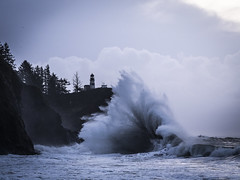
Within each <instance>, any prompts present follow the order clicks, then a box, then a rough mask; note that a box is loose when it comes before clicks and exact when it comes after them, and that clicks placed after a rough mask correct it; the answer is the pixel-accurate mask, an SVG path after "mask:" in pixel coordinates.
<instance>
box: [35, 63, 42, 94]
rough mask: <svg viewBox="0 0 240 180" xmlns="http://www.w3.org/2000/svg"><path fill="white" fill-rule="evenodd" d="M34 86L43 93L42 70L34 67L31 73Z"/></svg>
mask: <svg viewBox="0 0 240 180" xmlns="http://www.w3.org/2000/svg"><path fill="white" fill-rule="evenodd" d="M33 76H34V85H35V86H36V87H37V88H38V89H40V91H41V92H43V69H42V67H41V68H40V67H39V66H36V67H35V68H34V71H33Z"/></svg>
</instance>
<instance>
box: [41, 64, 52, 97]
mask: <svg viewBox="0 0 240 180" xmlns="http://www.w3.org/2000/svg"><path fill="white" fill-rule="evenodd" d="M50 77H51V74H50V67H49V65H46V67H45V69H44V70H43V93H45V94H48V89H49V88H48V83H49V80H50Z"/></svg>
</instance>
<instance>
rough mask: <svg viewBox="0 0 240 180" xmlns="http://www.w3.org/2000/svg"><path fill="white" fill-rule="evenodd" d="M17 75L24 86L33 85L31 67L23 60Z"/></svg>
mask: <svg viewBox="0 0 240 180" xmlns="http://www.w3.org/2000/svg"><path fill="white" fill-rule="evenodd" d="M18 75H19V77H20V79H21V80H22V82H24V83H25V84H27V85H33V84H34V74H33V67H32V65H31V64H30V63H29V62H28V61H27V60H24V61H23V63H22V64H21V65H20V66H19V68H18Z"/></svg>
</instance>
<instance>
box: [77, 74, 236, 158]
mask: <svg viewBox="0 0 240 180" xmlns="http://www.w3.org/2000/svg"><path fill="white" fill-rule="evenodd" d="M113 92H114V95H113V97H112V99H111V101H110V102H109V103H108V106H107V107H106V108H102V110H103V113H101V114H93V115H92V116H91V117H85V119H86V122H85V123H84V125H83V128H82V130H81V132H80V134H79V137H80V138H83V139H84V142H83V144H84V145H85V146H86V147H88V148H89V149H90V150H91V151H92V152H94V153H100V154H104V153H123V154H128V153H129V154H130V153H141V152H150V151H158V152H161V153H164V154H168V155H176V156H185V157H186V156H210V155H215V156H217V155H218V154H224V153H220V152H224V151H226V149H227V151H228V154H229V155H236V154H239V153H240V146H239V144H238V145H236V146H230V147H227V146H225V144H224V143H223V144H222V145H218V146H216V145H214V143H213V141H206V140H205V141H204V140H203V139H202V138H192V137H189V136H188V135H187V133H186V132H185V130H184V129H183V128H181V127H180V125H179V124H178V123H177V122H176V121H175V119H174V116H173V114H172V112H171V109H170V107H169V105H168V101H167V96H166V95H164V94H163V95H162V96H161V97H157V96H156V95H154V94H153V93H152V92H151V91H150V90H149V89H148V88H147V87H146V86H145V85H144V83H143V81H142V80H141V78H140V77H138V76H137V75H136V74H135V73H127V72H122V73H121V78H120V79H119V82H118V84H117V85H116V86H115V87H113Z"/></svg>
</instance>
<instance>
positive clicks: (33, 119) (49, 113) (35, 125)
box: [22, 85, 77, 146]
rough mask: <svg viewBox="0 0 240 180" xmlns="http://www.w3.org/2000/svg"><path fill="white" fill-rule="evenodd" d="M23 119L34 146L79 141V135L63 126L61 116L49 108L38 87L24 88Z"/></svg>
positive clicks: (25, 86)
mask: <svg viewBox="0 0 240 180" xmlns="http://www.w3.org/2000/svg"><path fill="white" fill-rule="evenodd" d="M22 117H23V120H24V123H25V126H26V131H27V133H28V134H29V136H30V138H31V139H32V141H33V143H34V144H42V145H54V146H58V145H66V144H69V143H71V142H73V141H76V140H77V134H74V133H72V132H71V131H69V130H67V129H65V128H64V127H63V126H62V120H61V117H60V115H59V114H58V113H56V112H55V111H54V110H53V109H52V108H50V107H49V106H48V104H47V103H46V102H45V100H44V98H43V95H42V93H41V92H40V90H39V89H37V88H36V87H33V86H27V85H24V87H23V90H22Z"/></svg>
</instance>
